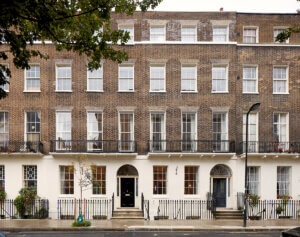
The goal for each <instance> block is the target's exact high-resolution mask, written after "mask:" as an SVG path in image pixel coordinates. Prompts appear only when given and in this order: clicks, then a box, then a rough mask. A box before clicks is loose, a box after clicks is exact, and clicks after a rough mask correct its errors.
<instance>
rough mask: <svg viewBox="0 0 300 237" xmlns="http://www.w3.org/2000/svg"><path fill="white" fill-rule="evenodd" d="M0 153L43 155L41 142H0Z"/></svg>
mask: <svg viewBox="0 0 300 237" xmlns="http://www.w3.org/2000/svg"><path fill="white" fill-rule="evenodd" d="M0 152H5V153H15V152H31V153H43V143H42V142H30V141H27V142H24V141H21V142H20V141H8V142H0Z"/></svg>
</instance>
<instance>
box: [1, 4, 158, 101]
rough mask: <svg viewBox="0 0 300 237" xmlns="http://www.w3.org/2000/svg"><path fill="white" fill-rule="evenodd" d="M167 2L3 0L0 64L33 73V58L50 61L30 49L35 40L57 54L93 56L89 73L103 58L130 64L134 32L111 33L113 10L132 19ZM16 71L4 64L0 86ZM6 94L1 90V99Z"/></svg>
mask: <svg viewBox="0 0 300 237" xmlns="http://www.w3.org/2000/svg"><path fill="white" fill-rule="evenodd" d="M161 1H162V0H1V1H0V9H1V14H0V60H1V62H2V63H3V62H5V60H7V59H8V57H12V58H13V64H14V65H15V66H16V67H17V68H21V69H25V68H26V69H28V68H29V67H30V66H29V62H30V58H31V57H40V58H43V59H47V58H48V56H47V55H46V54H44V53H43V52H41V51H39V50H37V49H34V48H33V47H31V46H32V45H33V44H34V42H35V41H40V42H41V43H42V44H45V42H46V41H51V42H52V43H53V44H54V45H55V46H56V50H59V51H61V50H68V51H74V52H76V53H78V54H79V55H86V56H87V57H88V58H89V62H88V68H89V69H90V70H93V69H97V68H99V67H100V66H101V65H100V60H101V59H110V60H113V61H117V62H118V63H120V62H122V61H123V60H127V58H128V56H127V54H126V52H125V51H124V50H123V49H116V48H114V47H113V46H114V45H116V44H121V45H124V44H125V43H126V42H127V41H128V40H129V33H128V32H124V31H123V30H112V29H111V27H110V20H111V14H112V12H115V13H120V14H122V13H123V14H127V15H131V14H133V12H134V11H136V10H142V11H146V10H148V9H149V8H151V9H154V8H155V7H156V6H157V5H158V4H159V3H160V2H161ZM10 75H11V72H10V70H9V68H8V67H5V65H0V86H1V85H2V86H3V85H4V84H6V83H7V80H6V77H9V76H10ZM5 96H6V92H5V91H4V90H3V89H2V88H0V99H1V98H3V97H5Z"/></svg>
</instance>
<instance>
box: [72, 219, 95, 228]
mask: <svg viewBox="0 0 300 237" xmlns="http://www.w3.org/2000/svg"><path fill="white" fill-rule="evenodd" d="M72 226H73V227H89V226H91V222H90V221H86V220H84V221H82V222H78V221H74V222H73V223H72Z"/></svg>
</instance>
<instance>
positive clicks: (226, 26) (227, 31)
mask: <svg viewBox="0 0 300 237" xmlns="http://www.w3.org/2000/svg"><path fill="white" fill-rule="evenodd" d="M215 28H226V39H225V41H215V40H214V29H215ZM212 41H213V42H215V43H227V42H229V27H228V25H214V26H213V28H212Z"/></svg>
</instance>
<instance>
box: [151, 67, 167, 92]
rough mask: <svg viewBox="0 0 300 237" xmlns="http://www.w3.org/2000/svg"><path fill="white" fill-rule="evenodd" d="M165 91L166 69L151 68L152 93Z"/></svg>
mask: <svg viewBox="0 0 300 237" xmlns="http://www.w3.org/2000/svg"><path fill="white" fill-rule="evenodd" d="M164 90H165V67H164V66H151V67H150V91H164Z"/></svg>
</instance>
